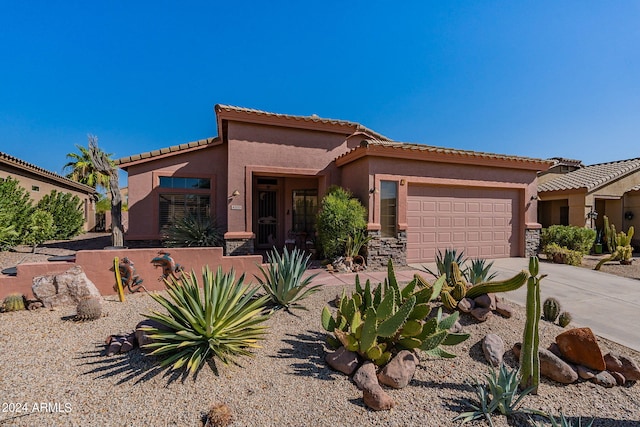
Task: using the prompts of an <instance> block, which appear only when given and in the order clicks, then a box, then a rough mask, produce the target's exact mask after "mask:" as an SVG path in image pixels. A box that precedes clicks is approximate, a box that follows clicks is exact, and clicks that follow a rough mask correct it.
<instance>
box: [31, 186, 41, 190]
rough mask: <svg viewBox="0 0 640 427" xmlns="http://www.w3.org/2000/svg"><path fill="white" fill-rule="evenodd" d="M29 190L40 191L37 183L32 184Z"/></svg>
mask: <svg viewBox="0 0 640 427" xmlns="http://www.w3.org/2000/svg"><path fill="white" fill-rule="evenodd" d="M31 191H40V187H38V186H37V185H32V186H31Z"/></svg>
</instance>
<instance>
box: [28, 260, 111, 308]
mask: <svg viewBox="0 0 640 427" xmlns="http://www.w3.org/2000/svg"><path fill="white" fill-rule="evenodd" d="M32 283H33V284H32V285H31V290H32V291H33V295H34V296H35V297H36V298H37V299H39V300H40V301H42V303H43V304H44V306H45V307H59V306H65V305H73V306H76V305H77V304H78V302H80V300H82V299H84V298H87V297H101V295H100V291H98V288H96V285H94V284H93V282H92V281H91V280H89V278H88V277H87V275H86V274H85V273H84V271H83V270H82V267H80V266H79V265H76V266H75V267H72V268H70V269H69V270H67V271H65V272H64V273H60V274H54V275H46V276H36V277H34V278H33V282H32Z"/></svg>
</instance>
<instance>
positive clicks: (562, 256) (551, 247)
mask: <svg viewBox="0 0 640 427" xmlns="http://www.w3.org/2000/svg"><path fill="white" fill-rule="evenodd" d="M543 252H544V254H545V255H546V256H547V259H548V260H549V261H553V262H554V263H556V264H568V265H580V264H582V252H580V251H574V250H571V249H567V248H566V247H561V246H560V245H558V244H556V243H551V244H548V245H547V246H545V247H544V250H543Z"/></svg>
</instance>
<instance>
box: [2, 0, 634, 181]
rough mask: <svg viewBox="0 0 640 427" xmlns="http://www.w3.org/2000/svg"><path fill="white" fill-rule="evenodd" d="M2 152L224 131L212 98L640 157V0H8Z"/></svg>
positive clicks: (130, 146) (573, 151)
mask: <svg viewBox="0 0 640 427" xmlns="http://www.w3.org/2000/svg"><path fill="white" fill-rule="evenodd" d="M0 6H1V11H2V12H1V13H0V37H1V43H0V49H1V56H0V58H1V66H0V151H3V152H6V153H8V154H11V155H13V156H16V157H18V158H21V159H23V160H25V161H28V162H31V163H34V164H36V165H38V166H40V167H43V168H46V169H48V170H51V171H54V172H58V173H61V172H62V166H63V165H64V164H65V163H66V161H67V159H66V157H65V155H66V153H69V152H72V151H76V149H75V147H74V144H81V145H85V146H86V144H87V134H94V135H97V136H98V138H99V145H100V147H101V148H102V149H103V150H104V151H106V152H108V153H113V157H114V158H118V157H122V156H127V155H131V154H137V153H141V152H145V151H150V150H154V149H158V148H162V147H168V146H171V145H176V144H181V143H185V142H188V141H193V140H197V139H201V138H205V137H209V136H214V135H215V134H216V126H215V116H214V113H213V106H214V104H216V103H222V104H231V105H238V106H243V107H249V108H257V109H262V110H267V111H271V112H277V113H286V114H298V115H311V114H318V115H319V116H321V117H329V118H335V119H344V120H351V121H356V122H359V123H362V124H363V125H365V126H367V127H370V128H372V129H374V130H376V131H378V132H380V133H382V134H384V135H386V136H388V137H390V138H392V139H395V140H397V141H404V142H417V143H425V144H431V145H438V146H445V147H453V148H461V149H470V150H478V151H489V152H496V153H503V154H515V155H523V156H532V157H541V158H548V157H553V156H562V157H570V158H577V159H581V160H583V161H584V162H585V163H587V164H592V163H599V162H605V161H613V160H619V159H625V158H631V157H639V156H640V24H639V23H640V2H638V1H617V2H605V1H598V2H596V1H465V2H456V1H433V2H431V1H405V2H390V1H385V2H380V1H348V2H334V1H325V2H280V1H276V0H273V1H269V2H251V1H235V2H224V3H223V2H215V1H206V2H205V1H189V2H162V1H154V2H143V1H134V2H124V1H110V2H86V1H84V2H83V1H65V2H55V1H42V2H35V1H24V2H17V1H13V2H9V1H4V0H0Z"/></svg>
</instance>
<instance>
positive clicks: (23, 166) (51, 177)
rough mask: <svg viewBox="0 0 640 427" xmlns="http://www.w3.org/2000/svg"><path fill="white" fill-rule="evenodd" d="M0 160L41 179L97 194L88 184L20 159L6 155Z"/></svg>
mask: <svg viewBox="0 0 640 427" xmlns="http://www.w3.org/2000/svg"><path fill="white" fill-rule="evenodd" d="M0 162H2V163H4V164H6V165H9V166H11V167H13V168H15V169H17V170H20V171H24V172H26V173H30V174H33V175H36V176H38V177H40V178H41V179H45V180H48V181H54V182H57V183H59V184H61V185H64V186H67V187H71V188H75V189H76V190H78V191H80V192H83V193H87V194H97V190H96V189H95V188H93V187H90V186H88V185H85V184H82V183H80V182H76V181H74V180H72V179H69V178H65V177H63V176H60V175H57V174H55V173H53V172H49V171H45V170H39V168H38V167H35V166H30V165H29V164H27V163H26V162H24V163H23V162H21V161H17V162H16V161H14V160H13V159H10V158H7V157H4V156H2V157H0Z"/></svg>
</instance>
